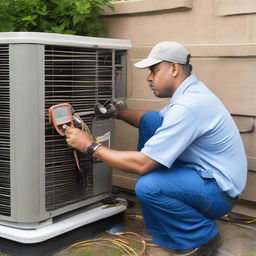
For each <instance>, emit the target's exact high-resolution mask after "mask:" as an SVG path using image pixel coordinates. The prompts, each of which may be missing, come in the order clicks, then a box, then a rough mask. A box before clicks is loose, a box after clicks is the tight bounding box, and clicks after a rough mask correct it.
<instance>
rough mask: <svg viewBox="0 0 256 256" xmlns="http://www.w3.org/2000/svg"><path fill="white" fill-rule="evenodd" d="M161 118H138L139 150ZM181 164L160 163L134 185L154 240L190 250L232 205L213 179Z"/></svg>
mask: <svg viewBox="0 0 256 256" xmlns="http://www.w3.org/2000/svg"><path fill="white" fill-rule="evenodd" d="M162 121H163V118H162V117H161V116H160V115H159V113H158V112H147V113H146V114H145V115H144V116H143V117H142V118H141V120H140V127H139V143H138V150H140V149H141V148H142V147H143V145H144V144H145V142H146V141H147V140H148V139H150V137H152V136H153V135H154V133H155V131H156V129H157V128H158V127H159V126H161V124H162ZM180 139H182V138H180ZM171 146H172V145H170V147H171ZM183 166H184V165H183V164H182V162H179V161H178V160H177V161H175V163H174V164H173V165H172V166H171V168H166V167H164V166H162V165H159V166H158V167H156V168H155V169H154V170H152V171H151V172H149V173H147V174H145V175H142V176H141V177H140V178H139V179H138V182H137V184H136V188H135V191H136V195H137V197H138V198H139V200H140V204H141V208H142V212H143V216H144V220H145V225H146V228H147V231H148V233H150V234H152V235H153V242H154V243H155V244H158V245H160V246H164V247H167V248H171V249H176V250H188V249H193V248H196V247H200V246H201V245H203V244H205V243H207V242H208V241H209V240H211V239H212V238H213V237H214V236H215V235H216V234H217V233H218V228H217V225H216V223H215V221H214V219H216V218H218V217H220V216H223V215H225V214H226V213H228V212H229V211H230V210H231V209H232V207H233V206H234V203H233V201H232V200H231V198H230V197H229V196H228V195H227V194H226V193H224V192H223V191H221V189H220V188H219V186H218V185H217V183H216V181H215V179H213V178H212V179H209V178H208V179H205V178H202V177H201V176H200V175H199V174H198V173H197V171H196V170H194V169H190V168H185V167H183Z"/></svg>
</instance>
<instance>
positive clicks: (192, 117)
mask: <svg viewBox="0 0 256 256" xmlns="http://www.w3.org/2000/svg"><path fill="white" fill-rule="evenodd" d="M160 114H161V115H162V116H163V118H164V119H163V123H162V126H161V127H159V128H158V129H157V131H156V132H155V134H154V136H153V137H151V138H150V139H149V140H148V141H147V142H146V144H145V145H144V147H143V148H142V150H141V152H142V153H144V154H145V155H147V156H148V157H150V158H152V159H154V160H155V161H157V162H159V163H160V164H162V165H164V166H166V167H168V168H170V167H171V166H172V164H173V162H174V161H175V160H176V159H179V160H181V161H183V162H184V163H185V167H189V168H193V169H195V170H197V172H198V173H199V174H200V175H201V176H202V177H204V178H215V180H216V181H217V183H218V185H219V187H220V188H221V189H222V190H223V191H225V192H226V193H228V194H229V195H230V196H231V197H236V196H238V195H240V194H241V192H242V190H243V189H244V186H245V183H246V175H247V160H246V155H245V151H244V146H243V143H242V139H241V136H240V134H239V131H238V129H237V127H236V125H235V123H234V121H233V119H232V117H231V115H230V114H229V112H228V111H227V109H226V108H225V107H224V105H223V104H222V103H221V102H220V100H219V99H218V98H217V97H216V96H215V95H214V94H213V93H212V92H211V91H210V90H209V89H208V88H207V87H206V86H205V85H204V84H203V83H202V82H200V81H198V80H197V78H196V76H195V75H191V76H189V77H188V78H187V79H186V80H184V81H183V83H182V84H181V85H180V86H179V87H178V89H177V90H176V91H175V93H174V95H173V96H172V98H171V100H170V104H169V105H168V106H166V107H165V108H164V109H162V110H161V111H160Z"/></svg>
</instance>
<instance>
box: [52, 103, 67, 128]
mask: <svg viewBox="0 0 256 256" xmlns="http://www.w3.org/2000/svg"><path fill="white" fill-rule="evenodd" d="M53 111H54V117H55V120H56V123H57V124H63V123H67V122H70V112H69V107H68V106H61V107H57V108H54V110H53Z"/></svg>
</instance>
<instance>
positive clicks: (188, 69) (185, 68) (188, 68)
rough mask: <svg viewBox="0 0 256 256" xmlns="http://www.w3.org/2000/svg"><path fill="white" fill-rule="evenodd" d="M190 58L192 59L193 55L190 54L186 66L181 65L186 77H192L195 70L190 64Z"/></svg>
mask: <svg viewBox="0 0 256 256" xmlns="http://www.w3.org/2000/svg"><path fill="white" fill-rule="evenodd" d="M190 58H191V55H190V54H188V56H187V62H186V64H180V66H181V68H182V70H183V72H184V73H185V75H187V76H190V75H191V72H192V69H193V67H192V65H191V64H189V62H190Z"/></svg>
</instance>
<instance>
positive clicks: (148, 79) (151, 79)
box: [147, 73, 153, 82]
mask: <svg viewBox="0 0 256 256" xmlns="http://www.w3.org/2000/svg"><path fill="white" fill-rule="evenodd" d="M152 81H153V78H152V73H150V74H149V75H148V77H147V82H152Z"/></svg>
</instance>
